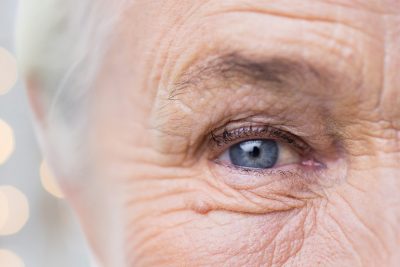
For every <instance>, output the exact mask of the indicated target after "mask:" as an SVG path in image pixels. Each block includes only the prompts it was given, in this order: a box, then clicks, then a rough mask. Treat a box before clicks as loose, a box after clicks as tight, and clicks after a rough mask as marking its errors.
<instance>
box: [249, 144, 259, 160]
mask: <svg viewBox="0 0 400 267" xmlns="http://www.w3.org/2000/svg"><path fill="white" fill-rule="evenodd" d="M249 154H250V156H251V157H253V158H258V157H259V156H260V148H258V147H256V146H254V147H253V151H251V152H250V153H249Z"/></svg>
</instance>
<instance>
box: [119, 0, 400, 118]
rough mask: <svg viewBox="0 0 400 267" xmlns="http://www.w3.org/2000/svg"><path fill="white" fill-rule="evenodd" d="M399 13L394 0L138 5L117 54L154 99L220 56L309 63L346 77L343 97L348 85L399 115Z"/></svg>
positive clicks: (365, 98)
mask: <svg viewBox="0 0 400 267" xmlns="http://www.w3.org/2000/svg"><path fill="white" fill-rule="evenodd" d="M399 14H400V1H393V0H387V1H378V0H370V1H364V0H363V1H361V0H352V1H348V0H301V1H285V0H280V1H276V0H275V1H272V0H262V1H261V0H240V1H239V0H221V1H136V2H133V4H132V6H131V8H130V9H129V11H128V12H126V14H125V17H124V18H123V19H122V22H121V24H120V29H119V30H120V32H119V36H120V38H119V39H118V38H117V39H116V40H115V46H114V47H115V48H114V54H118V55H119V57H121V58H122V59H123V60H124V61H125V63H127V64H129V65H130V66H131V68H132V71H133V72H136V73H138V75H137V76H136V77H142V79H143V80H142V81H139V83H140V84H141V86H138V88H140V89H141V90H145V91H146V92H148V93H150V92H152V95H157V94H158V95H159V94H160V91H162V90H169V91H171V90H174V88H173V87H174V86H175V85H176V83H177V82H178V83H179V81H180V80H181V79H182V77H183V78H185V79H186V78H187V74H188V73H190V69H196V66H197V65H199V66H202V64H204V62H207V61H209V59H210V58H213V57H219V56H221V55H224V54H225V55H226V54H230V53H237V52H240V53H241V54H243V55H246V58H248V57H251V58H263V59H268V58H283V59H284V60H287V59H289V60H293V61H294V62H306V63H307V65H308V66H312V67H313V68H315V69H324V70H327V71H326V73H332V74H334V75H335V77H346V79H342V80H340V78H338V82H342V83H343V84H342V86H338V87H337V88H340V89H341V90H342V91H343V92H342V93H344V94H345V95H346V94H347V93H348V91H349V90H350V89H348V90H347V91H346V89H347V88H348V87H347V85H346V84H344V83H345V82H351V83H352V87H349V88H352V89H351V91H352V97H353V98H361V99H359V100H360V101H364V102H365V103H368V105H369V106H368V108H374V107H375V106H378V105H379V106H380V107H382V110H384V111H382V112H383V113H385V114H386V115H385V116H399V115H400V112H399V111H398V110H397V109H395V110H394V109H393V108H392V107H393V105H399V104H400V100H399V99H400V97H399V96H400V93H399V91H400V90H399V89H398V88H399V86H400V78H399V77H398V75H395V73H396V72H397V70H398V69H399V68H400V63H399V62H400V51H399V50H400V46H399V45H398V44H399V43H400V19H399V18H400V16H399ZM123 51H126V54H124V52H123ZM127 61H129V62H127ZM267 61H268V60H267ZM200 69H201V68H200ZM146 70H148V72H146ZM138 79H139V80H140V79H141V78H138ZM135 82H138V81H137V80H136V81H135ZM355 87H357V88H355ZM353 89H354V90H353ZM356 89H357V90H356ZM347 96H348V95H347ZM347 96H346V97H347ZM389 107H391V108H389Z"/></svg>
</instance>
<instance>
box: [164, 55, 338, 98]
mask: <svg viewBox="0 0 400 267" xmlns="http://www.w3.org/2000/svg"><path fill="white" fill-rule="evenodd" d="M333 77H334V75H333V73H330V72H328V71H326V70H323V69H321V68H316V66H313V65H312V64H310V63H308V62H306V61H299V60H294V59H290V58H285V57H268V58H260V57H254V58H252V57H248V56H244V55H242V54H240V53H231V54H226V55H222V56H217V57H214V58H212V59H208V60H206V61H203V62H201V63H199V64H195V65H192V66H191V67H189V68H188V69H187V70H186V71H184V72H183V74H182V75H180V76H179V77H178V79H177V80H176V82H174V83H173V86H172V90H171V91H170V93H169V97H168V99H169V100H178V99H179V96H181V95H183V94H185V93H188V92H190V91H191V90H199V88H202V89H203V87H207V86H203V85H205V84H209V83H210V81H213V80H216V81H217V82H218V81H219V82H222V83H227V84H230V85H255V86H257V87H258V86H260V87H264V86H265V87H266V88H267V87H268V88H271V89H272V88H279V89H280V90H281V88H282V89H283V90H285V91H288V90H289V91H292V90H293V89H294V88H293V86H290V85H292V84H295V85H296V84H297V85H299V83H300V82H301V83H305V82H307V83H309V84H311V83H315V81H317V82H318V83H319V84H326V83H327V82H328V81H329V80H332V79H334V78H333ZM267 85H273V86H267ZM231 87H234V88H239V87H240V86H231ZM299 88H301V86H299V87H296V89H299ZM307 88H308V89H310V87H307ZM206 89H208V88H206ZM210 89H211V88H210ZM316 89H318V88H316ZM281 91H282V90H281Z"/></svg>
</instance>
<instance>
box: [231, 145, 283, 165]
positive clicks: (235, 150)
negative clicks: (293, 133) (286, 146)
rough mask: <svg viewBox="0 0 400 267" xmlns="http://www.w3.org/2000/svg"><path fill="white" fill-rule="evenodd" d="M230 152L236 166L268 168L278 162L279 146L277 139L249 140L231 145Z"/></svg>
mask: <svg viewBox="0 0 400 267" xmlns="http://www.w3.org/2000/svg"><path fill="white" fill-rule="evenodd" d="M228 153H229V160H230V162H232V164H233V165H235V166H240V167H246V168H258V169H266V168H271V167H273V166H274V165H275V164H276V162H277V160H278V157H279V146H278V144H277V142H276V141H275V140H249V141H244V142H241V143H239V144H236V145H233V146H231V147H230V148H229V150H228Z"/></svg>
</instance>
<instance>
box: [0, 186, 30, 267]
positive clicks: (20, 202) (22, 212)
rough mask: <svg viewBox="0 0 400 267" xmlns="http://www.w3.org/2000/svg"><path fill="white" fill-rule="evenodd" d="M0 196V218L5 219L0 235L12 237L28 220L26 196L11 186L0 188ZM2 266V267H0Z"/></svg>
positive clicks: (0, 226) (0, 228) (0, 227)
mask: <svg viewBox="0 0 400 267" xmlns="http://www.w3.org/2000/svg"><path fill="white" fill-rule="evenodd" d="M0 195H2V196H3V197H4V198H3V204H2V205H4V207H3V208H2V209H0V213H4V214H2V215H0V217H3V218H5V220H4V223H3V224H2V225H0V235H12V234H15V233H17V232H19V231H20V230H21V229H22V227H24V225H25V224H26V222H27V221H28V218H29V204H28V200H27V198H26V196H25V195H24V194H23V193H22V192H21V191H19V190H18V189H17V188H15V187H13V186H0ZM0 266H4V265H0Z"/></svg>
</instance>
